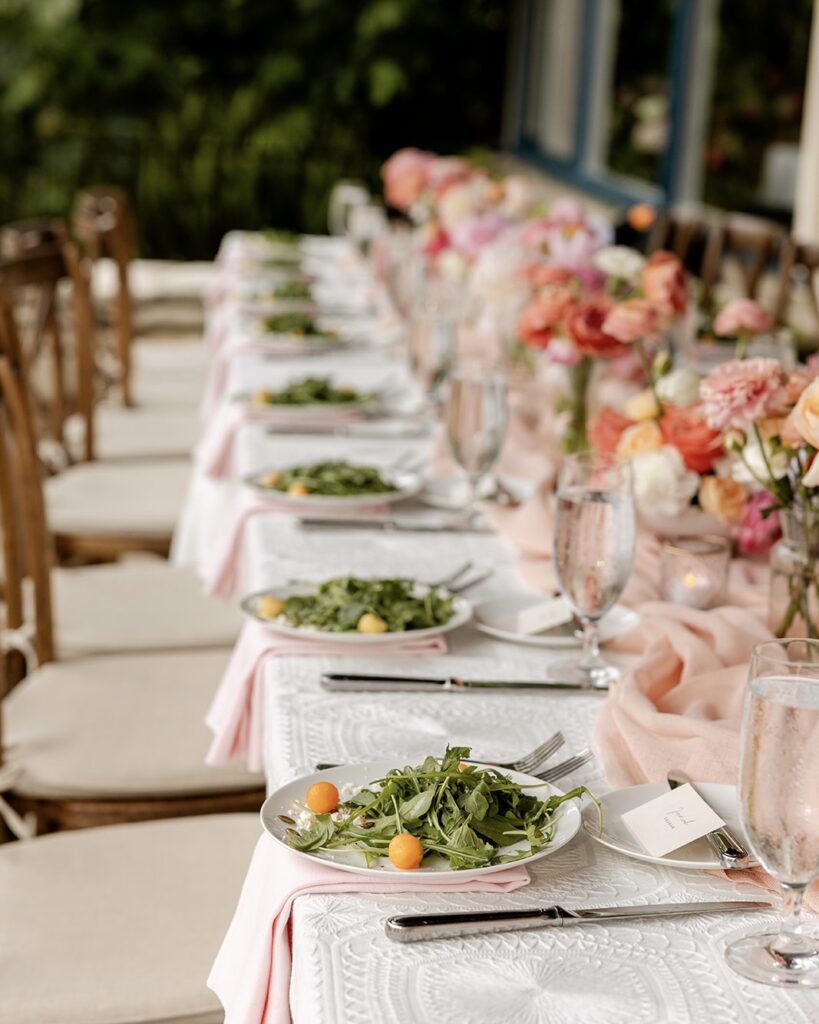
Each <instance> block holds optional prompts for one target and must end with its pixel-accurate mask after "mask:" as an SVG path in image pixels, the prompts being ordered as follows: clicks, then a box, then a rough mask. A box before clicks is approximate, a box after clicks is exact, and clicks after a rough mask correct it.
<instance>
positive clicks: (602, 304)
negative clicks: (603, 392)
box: [566, 295, 624, 358]
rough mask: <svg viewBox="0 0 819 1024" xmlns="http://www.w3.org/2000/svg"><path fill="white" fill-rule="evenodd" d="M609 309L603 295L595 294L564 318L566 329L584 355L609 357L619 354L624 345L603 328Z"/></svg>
mask: <svg viewBox="0 0 819 1024" xmlns="http://www.w3.org/2000/svg"><path fill="white" fill-rule="evenodd" d="M610 310H611V302H610V300H609V299H608V298H606V296H605V295H595V296H592V298H590V299H587V300H586V301H585V302H583V303H581V304H580V305H579V306H578V307H577V308H576V309H575V310H574V312H572V313H571V314H570V315H569V316H568V317H567V318H566V330H567V331H568V333H569V337H570V338H571V339H572V341H573V342H574V343H575V345H577V348H578V351H580V352H582V354H583V355H584V356H592V357H594V356H602V357H604V358H610V357H611V356H617V355H620V354H621V353H622V352H623V351H624V346H623V345H621V344H620V342H619V341H618V340H617V338H614V337H612V335H611V334H609V333H608V331H607V330H605V329H604V323H605V321H606V319H607V317H608V315H609V312H610Z"/></svg>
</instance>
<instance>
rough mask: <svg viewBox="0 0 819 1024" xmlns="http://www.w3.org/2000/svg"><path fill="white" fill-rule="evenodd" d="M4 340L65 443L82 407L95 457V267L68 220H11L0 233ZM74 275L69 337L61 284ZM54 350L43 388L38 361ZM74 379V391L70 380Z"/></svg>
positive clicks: (86, 449) (0, 337)
mask: <svg viewBox="0 0 819 1024" xmlns="http://www.w3.org/2000/svg"><path fill="white" fill-rule="evenodd" d="M0 252H1V253H2V258H0V288H2V289H3V291H4V293H5V294H4V296H3V298H2V300H0V306H2V310H3V312H2V319H1V320H0V344H2V347H3V350H4V351H5V352H6V353H7V354H8V355H9V358H10V359H11V361H12V364H13V366H14V368H15V371H16V372H18V373H20V374H22V375H23V376H24V377H25V379H26V380H27V382H28V388H27V391H28V395H27V397H31V396H32V395H37V397H38V399H39V405H41V406H45V407H46V411H45V413H44V419H45V420H47V422H48V424H49V430H50V434H51V436H52V437H53V438H54V440H55V441H57V442H58V443H60V444H61V445H62V444H64V443H65V436H64V428H65V422H66V419H67V418H68V416H69V415H70V414H71V413H72V412H77V413H79V415H80V418H81V420H82V427H83V442H82V445H83V447H82V455H83V458H85V459H87V460H90V459H93V457H94V362H93V358H94V357H93V346H94V321H93V314H92V311H91V298H90V285H89V279H88V272H87V268H86V267H85V266H84V265H83V262H82V260H81V258H80V254H79V252H78V250H77V247H76V246H75V245H74V243H73V242H72V241H71V239H70V238H69V236H68V231H67V229H66V226H65V224H64V222H62V221H59V220H57V221H51V222H37V223H36V225H9V226H7V227H5V228H3V230H2V232H0ZM64 282H70V285H71V289H72V295H71V311H72V315H71V324H70V326H71V331H70V334H71V336H70V338H69V337H67V336H66V335H67V332H66V330H65V326H66V325H65V322H64V318H63V317H61V315H60V312H61V311H60V303H59V297H60V290H61V286H62V285H63V283H64ZM32 300H33V305H34V308H35V310H36V312H35V314H34V316H33V318H32V317H29V318H28V319H29V321H30V322H29V323H28V325H27V326H28V331H27V332H24V333H27V334H28V335H29V337H28V338H27V339H26V340H27V344H26V345H25V346H24V345H23V344H22V342H21V340H20V332H21V323H20V322H21V321H23V320H25V319H26V318H25V317H24V316H23V315H22V314H23V307H24V306H25V305H28V306H29V307H30V306H31V305H32ZM46 350H47V352H48V356H49V360H50V363H51V372H50V373H49V375H48V377H49V379H48V381H47V382H45V383H44V387H43V388H39V389H38V388H37V381H36V380H35V379H34V378H35V377H36V370H35V367H36V364H37V362H38V360H39V357H40V356H41V354H42V352H43V351H46ZM70 350H73V354H74V360H73V364H74V365H73V372H70V370H69V366H68V364H67V360H66V355H67V352H68V351H70ZM69 378H72V379H73V381H74V388H73V390H74V392H75V393H74V394H73V395H70V394H69V391H70V390H72V389H71V387H70V385H69V383H68V382H69Z"/></svg>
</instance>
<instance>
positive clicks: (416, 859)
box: [388, 832, 424, 871]
mask: <svg viewBox="0 0 819 1024" xmlns="http://www.w3.org/2000/svg"><path fill="white" fill-rule="evenodd" d="M388 853H389V855H390V860H391V861H392V862H393V864H394V865H395V866H396V867H397V868H398V869H399V870H400V871H417V870H418V868H420V867H421V858H422V857H423V856H424V848H423V846H421V840H420V839H416V838H415V836H411V835H410V834H409V832H399V833H398V835H397V836H393V837H392V839H391V840H390V845H389V850H388Z"/></svg>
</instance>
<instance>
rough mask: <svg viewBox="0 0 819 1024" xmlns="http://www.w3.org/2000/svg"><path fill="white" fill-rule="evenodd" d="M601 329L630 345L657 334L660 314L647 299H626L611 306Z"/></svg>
mask: <svg viewBox="0 0 819 1024" xmlns="http://www.w3.org/2000/svg"><path fill="white" fill-rule="evenodd" d="M603 329H604V330H605V332H606V333H607V334H610V335H611V336H612V338H616V339H617V341H620V342H622V343H623V344H624V345H630V344H632V343H633V342H635V341H639V340H640V339H641V338H650V337H653V336H654V335H655V334H657V332H658V330H659V329H660V314H659V313H658V311H657V309H656V307H655V306H653V305H652V304H651V303H650V302H649V301H648V300H647V299H626V301H625V302H618V303H617V304H616V305H614V306H613V307H612V309H611V311H610V313H609V314H608V316H607V317H606V322H605V323H604V324H603Z"/></svg>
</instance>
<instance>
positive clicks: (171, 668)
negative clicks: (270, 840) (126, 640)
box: [3, 651, 262, 800]
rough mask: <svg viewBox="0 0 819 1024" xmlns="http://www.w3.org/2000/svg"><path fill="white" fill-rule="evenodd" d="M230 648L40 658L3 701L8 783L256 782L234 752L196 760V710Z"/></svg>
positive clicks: (101, 792) (209, 787)
mask: <svg viewBox="0 0 819 1024" xmlns="http://www.w3.org/2000/svg"><path fill="white" fill-rule="evenodd" d="M229 656H230V652H229V651H191V652H184V653H180V652H174V653H167V654H130V655H120V656H101V657H97V658H81V659H77V660H76V661H67V662H61V663H53V664H51V665H46V666H44V667H43V668H41V669H37V670H36V671H35V672H33V673H32V674H31V675H30V676H28V677H27V678H26V679H25V680H23V682H22V683H20V685H19V686H17V687H16V688H15V689H14V690H12V692H11V694H10V695H9V696H8V697H7V698H6V699H5V701H4V702H3V714H4V739H5V743H6V749H7V753H8V761H9V763H10V764H11V765H13V766H19V767H20V768H21V774H20V776H19V778H18V781H17V783H16V784H15V791H16V792H18V793H20V794H22V795H25V796H30V797H41V798H44V799H61V798H68V797H77V798H82V799H89V800H92V799H103V798H110V799H118V798H128V799H136V798H138V797H145V798H150V797H172V796H174V797H175V796H179V797H182V796H196V795H200V794H206V793H215V792H240V791H244V790H249V789H253V788H254V787H256V786H261V785H262V779H261V776H260V775H256V774H253V773H251V772H248V771H247V770H246V769H245V768H244V767H243V765H242V763H241V762H240V761H236V762H234V763H232V764H230V765H226V766H221V767H211V766H210V765H206V764H205V754H206V753H207V750H208V747H209V746H210V740H211V734H210V731H209V730H208V728H207V726H206V725H205V714H206V712H207V710H208V708H209V706H210V703H211V700H212V698H213V695H214V693H215V691H216V687H217V685H218V683H219V680H220V678H221V676H222V673H223V671H224V668H225V666H226V664H227V661H228V658H229Z"/></svg>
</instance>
